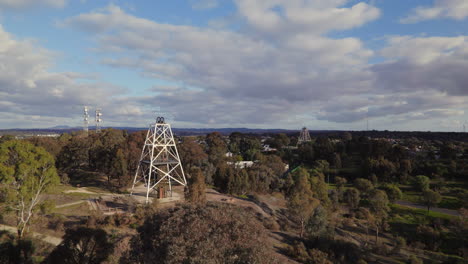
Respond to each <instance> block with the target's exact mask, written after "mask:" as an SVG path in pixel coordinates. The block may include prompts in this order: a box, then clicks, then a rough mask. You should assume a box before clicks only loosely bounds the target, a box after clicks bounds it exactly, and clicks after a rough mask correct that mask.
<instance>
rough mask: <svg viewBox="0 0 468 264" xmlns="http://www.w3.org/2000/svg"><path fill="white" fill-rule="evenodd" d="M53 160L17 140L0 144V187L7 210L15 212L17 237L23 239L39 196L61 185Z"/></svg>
mask: <svg viewBox="0 0 468 264" xmlns="http://www.w3.org/2000/svg"><path fill="white" fill-rule="evenodd" d="M54 164H55V162H54V159H53V158H52V156H51V155H50V154H49V153H48V152H47V151H45V150H44V149H43V148H40V147H35V146H34V145H32V144H31V143H28V142H25V141H19V140H11V141H6V142H4V143H2V144H0V183H1V184H2V185H3V187H4V190H2V191H3V192H4V194H5V199H6V203H7V205H8V207H9V208H10V209H12V210H14V211H16V223H17V224H16V227H17V229H18V237H19V238H22V237H23V235H24V231H25V230H26V227H27V225H28V224H29V222H30V220H31V218H32V217H33V215H34V213H35V211H36V210H37V208H38V205H40V204H41V202H42V199H41V194H42V193H43V192H45V191H46V190H47V189H49V188H51V187H53V186H55V185H56V184H58V183H59V182H60V178H59V176H58V175H57V171H56V169H55V165H54Z"/></svg>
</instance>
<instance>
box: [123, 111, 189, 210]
mask: <svg viewBox="0 0 468 264" xmlns="http://www.w3.org/2000/svg"><path fill="white" fill-rule="evenodd" d="M139 182H143V183H144V186H145V188H146V203H148V201H149V196H150V194H151V193H152V192H153V191H156V192H158V197H165V196H166V192H167V193H168V195H169V196H172V184H174V183H175V184H180V185H183V186H185V185H186V184H187V181H186V179H185V175H184V169H183V168H182V164H181V162H180V157H179V153H178V152H177V147H176V142H175V140H174V136H173V134H172V129H171V125H170V124H168V123H166V122H165V121H164V117H161V116H159V117H157V118H156V123H154V124H152V125H151V126H150V127H149V129H148V133H147V134H146V140H145V144H144V145H143V150H142V152H141V158H140V162H139V164H138V168H137V171H136V173H135V178H134V180H133V185H132V194H133V191H134V188H135V185H136V184H137V183H139Z"/></svg>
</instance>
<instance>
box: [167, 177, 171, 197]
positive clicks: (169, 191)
mask: <svg viewBox="0 0 468 264" xmlns="http://www.w3.org/2000/svg"><path fill="white" fill-rule="evenodd" d="M168 179H169V195H170V197H172V185H171V178H168Z"/></svg>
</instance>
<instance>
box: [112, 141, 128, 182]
mask: <svg viewBox="0 0 468 264" xmlns="http://www.w3.org/2000/svg"><path fill="white" fill-rule="evenodd" d="M111 178H114V179H117V182H118V186H119V187H122V186H125V185H127V183H129V182H130V180H131V179H130V178H129V177H128V170H127V159H125V155H124V153H123V150H122V149H121V148H119V149H118V150H117V152H116V153H115V156H114V157H113V158H112V161H111V164H110V169H109V173H108V176H107V180H108V182H109V183H110V181H111Z"/></svg>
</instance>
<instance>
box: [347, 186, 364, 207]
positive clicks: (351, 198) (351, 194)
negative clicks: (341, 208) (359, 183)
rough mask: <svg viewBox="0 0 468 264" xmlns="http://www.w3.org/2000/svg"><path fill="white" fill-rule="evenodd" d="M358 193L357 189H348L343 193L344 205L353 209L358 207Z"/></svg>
mask: <svg viewBox="0 0 468 264" xmlns="http://www.w3.org/2000/svg"><path fill="white" fill-rule="evenodd" d="M359 195H360V193H359V191H358V189H356V188H352V187H351V188H349V189H347V190H346V192H345V199H346V203H347V204H348V205H349V207H351V208H353V209H355V208H357V207H358V205H359V201H360V200H361V198H360V196H359Z"/></svg>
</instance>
